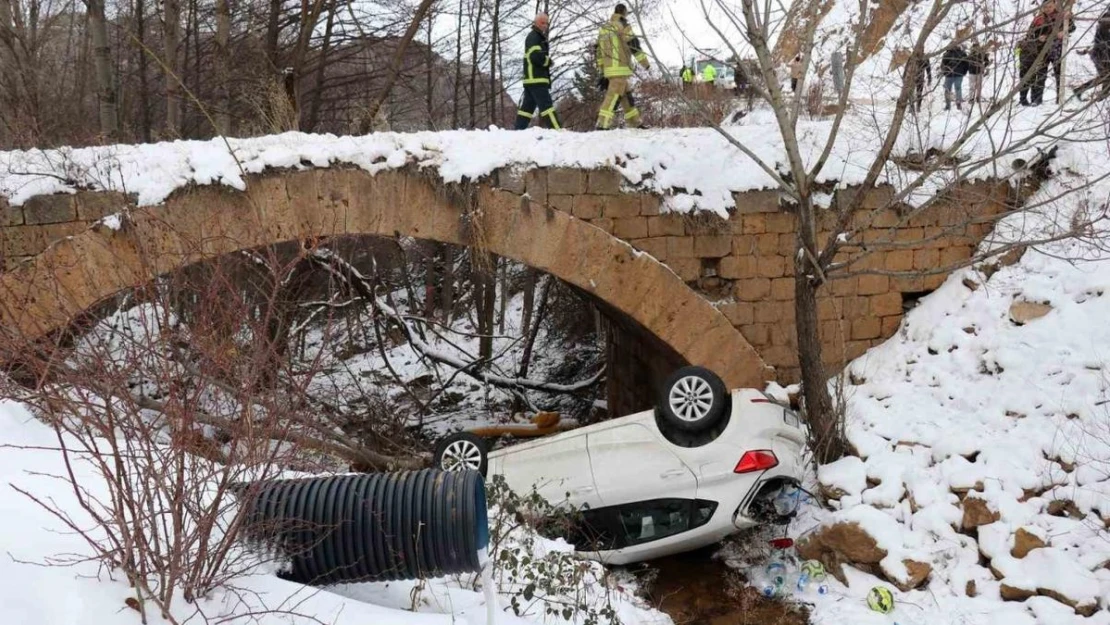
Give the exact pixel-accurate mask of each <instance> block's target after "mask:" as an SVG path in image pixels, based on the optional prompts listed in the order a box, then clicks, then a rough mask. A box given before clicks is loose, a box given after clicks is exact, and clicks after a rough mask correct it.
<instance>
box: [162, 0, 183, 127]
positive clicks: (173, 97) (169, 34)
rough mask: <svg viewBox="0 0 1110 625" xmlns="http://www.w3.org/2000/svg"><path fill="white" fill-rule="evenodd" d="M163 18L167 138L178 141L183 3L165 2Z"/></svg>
mask: <svg viewBox="0 0 1110 625" xmlns="http://www.w3.org/2000/svg"><path fill="white" fill-rule="evenodd" d="M163 6H164V9H163V10H164V14H163V16H162V33H163V35H162V38H163V40H164V41H165V46H166V58H165V64H166V68H165V70H164V72H163V73H165V74H166V136H167V138H169V139H176V138H177V137H179V136H180V133H181V83H180V80H181V64H180V62H179V60H180V57H179V55H178V48H179V46H180V45H181V1H180V0H165V2H164V4H163Z"/></svg>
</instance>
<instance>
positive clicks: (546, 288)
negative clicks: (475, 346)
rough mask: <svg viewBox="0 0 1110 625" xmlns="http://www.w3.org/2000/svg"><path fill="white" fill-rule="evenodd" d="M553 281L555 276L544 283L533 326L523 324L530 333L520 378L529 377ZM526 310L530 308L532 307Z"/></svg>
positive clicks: (523, 354)
mask: <svg viewBox="0 0 1110 625" xmlns="http://www.w3.org/2000/svg"><path fill="white" fill-rule="evenodd" d="M533 273H534V272H533ZM553 281H554V278H548V279H547V280H545V281H544V283H543V291H542V292H541V293H540V306H539V308H537V309H536V315H535V317H536V320H535V322H534V323H532V327H531V328H529V327H528V324H521V327H522V328H523V329H524V331H525V332H527V333H528V339H527V340H526V341H525V342H524V353H522V354H521V356H520V372H519V373H517V377H518V378H526V377H528V367H529V366H530V364H531V362H532V349H533V348H534V347H535V345H536V337H537V336H539V334H540V325H541V324H542V323H543V317H544V314H545V313H546V312H547V297H548V295H550V293H551V283H552V282H553ZM533 288H534V286H533ZM525 310H530V307H529V308H526V309H525Z"/></svg>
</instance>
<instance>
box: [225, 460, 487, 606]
mask: <svg viewBox="0 0 1110 625" xmlns="http://www.w3.org/2000/svg"><path fill="white" fill-rule="evenodd" d="M242 492H243V495H244V496H245V497H246V501H244V504H245V505H246V506H247V508H246V515H245V516H244V521H245V525H244V531H245V532H246V536H247V537H248V539H250V540H252V541H254V542H256V543H261V544H262V545H265V546H267V547H269V548H275V549H277V551H278V553H279V555H280V557H282V558H283V559H285V560H286V561H287V562H288V567H287V568H286V569H285V570H284V571H283V572H282V573H279V576H280V577H282V578H283V579H288V580H290V581H295V582H300V583H303V584H314V585H325V584H337V583H344V582H366V581H392V580H399V579H419V578H427V577H438V576H441V575H449V574H452V573H468V572H471V573H473V572H478V571H479V570H480V569H481V566H482V564H483V562H481V561H480V559H479V550H485V549H486V548H487V547H488V545H489V523H488V520H487V516H486V489H485V483H484V482H483V480H482V476H481V475H480V474H478V473H477V472H473V471H460V472H445V471H437V470H433V469H425V470H422V471H410V472H405V473H388V474H385V473H376V474H357V475H340V476H333V477H321V478H307V479H296V480H274V481H268V482H264V483H261V484H255V485H254V487H253V488H248V489H246V490H245V491H242Z"/></svg>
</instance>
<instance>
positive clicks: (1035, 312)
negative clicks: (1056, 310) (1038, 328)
mask: <svg viewBox="0 0 1110 625" xmlns="http://www.w3.org/2000/svg"><path fill="white" fill-rule="evenodd" d="M1051 310H1052V306H1049V305H1048V304H1040V303H1037V302H1024V301H1015V302H1014V303H1013V304H1010V321H1013V322H1014V323H1016V324H1018V325H1019V326H1020V325H1025V324H1026V323H1029V322H1030V321H1033V320H1034V319H1040V318H1041V317H1043V316H1045V315H1047V314H1048V313H1049V311H1051Z"/></svg>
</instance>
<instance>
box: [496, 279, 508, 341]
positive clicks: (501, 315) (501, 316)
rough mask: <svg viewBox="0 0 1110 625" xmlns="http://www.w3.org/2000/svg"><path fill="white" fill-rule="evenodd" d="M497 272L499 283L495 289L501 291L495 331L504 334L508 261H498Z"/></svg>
mask: <svg viewBox="0 0 1110 625" xmlns="http://www.w3.org/2000/svg"><path fill="white" fill-rule="evenodd" d="M497 274H498V276H499V279H498V282H499V283H500V284H499V285H498V289H497V290H498V291H500V293H501V299H500V300H499V303H500V306H498V308H497V333H498V334H505V309H506V308H508V306H509V263H507V262H503V263H500V266H499V267H498V268H497Z"/></svg>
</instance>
